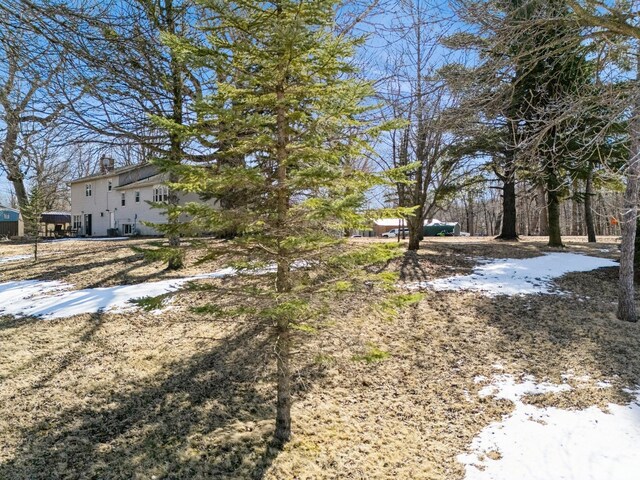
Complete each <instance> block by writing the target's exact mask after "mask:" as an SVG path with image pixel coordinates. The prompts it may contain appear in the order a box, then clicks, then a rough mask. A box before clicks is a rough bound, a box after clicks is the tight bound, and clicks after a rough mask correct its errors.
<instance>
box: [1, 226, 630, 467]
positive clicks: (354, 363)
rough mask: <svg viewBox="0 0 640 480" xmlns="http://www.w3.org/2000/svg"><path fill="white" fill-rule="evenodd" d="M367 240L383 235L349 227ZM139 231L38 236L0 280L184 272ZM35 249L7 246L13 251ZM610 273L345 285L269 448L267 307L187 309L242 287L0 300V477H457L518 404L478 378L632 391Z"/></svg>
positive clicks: (434, 250) (477, 245)
mask: <svg viewBox="0 0 640 480" xmlns="http://www.w3.org/2000/svg"><path fill="white" fill-rule="evenodd" d="M564 240H565V242H566V245H567V248H565V249H564V250H565V251H571V252H579V253H586V254H589V255H595V256H602V257H607V258H613V259H615V258H617V256H618V249H617V244H616V239H615V238H602V239H599V243H597V244H595V245H592V244H587V243H585V242H584V240H582V239H577V238H565V239H564ZM369 241H379V240H368V239H354V241H353V242H354V244H356V245H357V244H359V243H363V242H369ZM146 242H147V241H146V240H135V241H116V242H59V243H50V244H44V245H43V246H42V247H41V253H42V257H41V258H42V261H41V263H40V264H38V265H36V266H34V265H33V264H32V263H31V262H30V261H28V260H23V261H17V262H11V263H0V282H4V281H8V280H18V279H58V280H64V281H67V282H69V283H73V284H74V285H76V286H77V287H78V288H88V287H97V286H107V285H116V284H123V283H138V282H141V281H149V280H156V279H160V278H170V277H172V276H177V274H175V273H173V274H169V273H167V272H165V271H164V270H163V269H162V266H161V265H160V264H151V265H150V264H147V263H145V262H144V261H143V259H142V257H141V255H140V254H137V253H135V252H133V251H132V250H131V249H130V245H132V244H144V243H146ZM545 251H550V249H548V248H547V247H546V246H545V245H544V239H540V238H535V237H530V238H523V239H522V240H521V241H520V242H518V243H504V242H496V241H492V240H490V239H478V238H455V239H453V238H444V239H440V238H438V239H429V240H427V241H425V242H424V243H423V248H422V249H421V250H420V251H419V252H418V253H417V254H413V255H405V256H404V257H401V258H399V259H398V260H396V261H393V262H392V263H390V264H389V265H387V266H386V267H385V269H386V270H388V271H396V272H398V273H399V274H400V278H401V281H416V280H429V279H433V278H438V277H446V276H450V275H455V274H466V273H469V272H471V270H472V268H473V266H474V265H475V264H476V263H477V260H478V258H479V257H483V258H524V257H533V256H537V255H540V254H541V253H542V252H545ZM554 251H557V250H554ZM28 252H29V247H28V246H25V245H14V244H5V243H2V244H0V257H5V256H11V255H18V254H26V253H28ZM189 260H190V261H191V262H192V260H194V259H193V258H190V259H189ZM218 266H219V265H200V266H195V265H191V266H190V267H189V268H188V269H187V270H186V271H185V272H184V273H180V275H186V274H193V273H198V272H206V271H211V270H213V269H214V268H217V267H218ZM616 277H617V269H616V268H615V267H614V268H603V269H599V270H595V271H592V272H584V273H572V274H569V275H566V276H564V277H562V278H561V279H559V280H558V281H557V284H558V286H559V287H560V288H561V289H562V290H563V291H564V292H566V293H565V294H564V295H553V296H551V295H531V296H522V297H496V298H488V297H485V296H482V295H480V294H478V293H465V292H434V291H427V292H425V293H424V296H423V298H422V300H421V301H419V302H418V303H416V304H413V305H410V306H406V307H404V308H401V309H399V310H397V312H396V313H395V314H393V315H391V316H389V315H388V312H386V313H385V312H381V311H380V310H379V309H378V308H376V306H375V305H373V303H375V300H374V299H371V298H361V297H357V296H352V297H349V296H348V295H347V296H344V297H341V298H340V299H336V301H335V303H334V304H333V306H332V311H331V315H330V321H326V322H324V324H323V325H322V327H321V328H319V329H318V330H317V332H315V333H313V334H308V335H305V336H303V337H302V338H301V340H300V342H299V345H298V348H297V350H298V351H299V354H298V355H297V357H296V367H297V370H296V372H297V374H296V391H295V404H294V408H293V430H294V437H293V439H292V441H291V442H290V443H289V444H288V445H287V446H286V447H285V449H284V450H283V451H281V452H279V451H277V450H275V449H272V448H270V447H269V439H270V435H271V434H272V432H273V416H274V408H273V406H274V402H275V395H274V380H275V379H274V360H273V357H272V347H271V344H270V342H269V339H268V337H267V335H266V334H265V331H266V328H265V325H264V324H262V323H260V322H256V321H252V320H251V319H250V318H245V319H244V321H228V320H221V319H219V318H216V317H215V315H198V314H196V313H193V310H192V309H191V307H193V306H197V305H204V304H208V303H217V304H221V305H222V304H225V305H231V304H232V303H233V302H234V299H232V298H228V297H226V296H225V295H224V294H221V293H215V294H214V293H212V292H208V291H201V292H189V293H184V294H181V295H178V296H177V297H176V298H175V299H174V302H173V304H172V306H171V307H172V308H171V309H170V310H167V311H166V312H165V313H164V314H162V315H157V314H154V313H151V312H145V311H142V310H139V311H135V312H134V313H127V314H113V313H102V314H92V315H89V314H86V315H77V316H75V317H72V318H66V319H60V320H47V321H45V320H38V319H34V318H25V319H15V318H11V317H2V316H0V382H1V383H0V478H2V479H7V480H13V479H58V478H59V479H85V478H86V479H89V478H96V479H131V478H133V479H192V478H193V479H200V478H202V479H210V478H266V479H342V478H345V479H346V478H348V479H372V478H382V479H384V478H398V479H404V478H415V479H434V480H435V479H439V480H456V479H462V478H463V476H464V469H463V467H462V465H461V464H459V463H458V462H457V461H456V456H457V455H458V454H460V453H463V452H464V451H465V450H466V449H467V448H468V447H469V445H470V443H471V440H472V439H473V437H474V436H476V435H477V434H478V433H479V432H480V431H481V430H482V428H483V427H485V426H486V425H488V424H489V423H490V422H493V421H496V420H499V419H500V418H501V416H502V415H504V414H506V413H509V412H510V411H511V410H512V409H513V405H512V404H511V403H510V402H508V401H505V400H502V401H496V400H494V399H491V398H480V397H479V396H478V391H479V390H480V388H482V387H483V385H484V384H483V383H482V382H477V381H474V379H476V378H477V377H478V376H481V375H482V376H485V377H487V378H491V377H492V376H493V375H495V374H503V373H507V374H512V375H514V376H516V377H520V376H523V375H527V374H531V375H534V376H535V377H536V379H538V380H540V381H544V380H548V381H552V382H557V383H560V382H562V381H563V379H562V377H561V376H562V375H563V374H567V373H570V374H573V375H574V376H575V377H574V378H575V379H576V380H574V379H571V378H570V379H569V380H568V382H569V383H571V384H572V386H574V387H575V388H574V389H573V390H572V391H571V392H568V393H566V392H565V393H562V394H555V395H551V394H549V395H544V396H536V397H535V398H532V399H531V401H532V402H536V403H537V404H545V405H547V404H548V405H557V406H561V407H563V408H585V407H587V406H589V405H600V406H603V407H604V406H606V404H607V403H611V402H617V403H624V402H627V401H628V400H629V398H628V394H625V393H624V391H623V388H625V387H632V386H635V385H638V384H640V332H639V327H638V325H635V324H627V323H623V322H619V321H618V320H616V319H615V302H616ZM583 376H588V379H587V380H584V379H581V380H577V379H578V378H580V377H583ZM598 381H608V382H611V383H612V384H613V387H612V388H607V389H602V388H597V386H596V382H598Z"/></svg>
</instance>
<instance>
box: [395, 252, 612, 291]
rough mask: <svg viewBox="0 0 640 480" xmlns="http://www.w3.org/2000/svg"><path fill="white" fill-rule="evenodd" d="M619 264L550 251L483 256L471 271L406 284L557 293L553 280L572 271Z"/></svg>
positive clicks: (411, 285) (447, 288) (450, 288)
mask: <svg viewBox="0 0 640 480" xmlns="http://www.w3.org/2000/svg"><path fill="white" fill-rule="evenodd" d="M615 266H618V264H617V263H616V262H614V261H613V260H609V259H606V258H600V257H590V256H588V255H580V254H576V253H548V254H546V255H542V256H540V257H534V258H523V259H511V258H507V259H497V260H482V262H481V263H480V265H478V266H477V267H476V268H475V269H474V271H473V273H472V274H470V275H458V276H453V277H447V278H439V279H437V280H433V281H430V282H416V283H409V284H407V285H406V286H407V288H412V289H421V288H431V289H434V290H437V291H442V290H471V291H477V292H481V293H483V294H485V295H488V296H495V295H525V294H536V293H541V294H549V293H554V290H555V289H554V287H553V285H552V280H553V279H554V278H558V277H561V276H562V275H565V274H566V273H569V272H586V271H589V270H595V269H596V268H602V267H615Z"/></svg>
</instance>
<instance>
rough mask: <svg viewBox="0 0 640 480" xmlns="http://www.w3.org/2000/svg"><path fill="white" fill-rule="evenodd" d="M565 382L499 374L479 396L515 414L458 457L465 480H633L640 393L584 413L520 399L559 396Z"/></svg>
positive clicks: (638, 462)
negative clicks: (501, 402) (507, 403)
mask: <svg viewBox="0 0 640 480" xmlns="http://www.w3.org/2000/svg"><path fill="white" fill-rule="evenodd" d="M570 389H571V387H570V386H569V385H566V384H562V385H555V384H551V383H536V382H535V379H534V378H533V377H525V378H524V381H522V382H517V381H515V379H514V378H513V377H512V376H509V375H500V376H498V377H496V378H495V379H494V381H493V382H492V383H491V385H488V386H486V387H484V388H483V389H482V390H481V391H480V394H481V395H483V396H489V395H492V396H494V397H495V398H506V399H508V400H511V401H512V402H514V404H515V411H514V412H513V413H512V414H510V415H508V416H506V417H505V418H503V420H502V421H500V422H496V423H492V424H490V425H489V426H487V427H486V428H484V430H482V432H480V434H479V435H478V436H477V437H476V438H475V439H474V440H473V442H472V444H471V452H470V453H465V454H461V455H458V461H459V462H461V463H462V464H464V465H465V470H466V475H465V480H513V479H521V480H561V479H562V480H564V479H575V480H603V479H615V480H634V479H636V478H638V471H640V455H638V454H637V448H636V446H637V445H638V443H639V442H640V405H638V402H640V392H639V391H633V393H634V394H635V395H636V401H635V402H634V403H631V404H629V405H624V406H621V405H614V404H611V405H609V407H608V410H609V413H605V412H603V411H602V410H600V409H599V408H597V407H589V408H587V409H586V410H578V411H573V410H562V409H559V408H555V407H545V408H540V407H537V406H535V405H529V404H525V403H523V402H522V401H521V399H522V397H523V396H524V395H530V394H534V395H535V394H542V393H549V392H563V391H567V390H570Z"/></svg>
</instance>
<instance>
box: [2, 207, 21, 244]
mask: <svg viewBox="0 0 640 480" xmlns="http://www.w3.org/2000/svg"><path fill="white" fill-rule="evenodd" d="M23 235H24V222H23V220H22V215H21V214H20V210H16V209H15V208H10V207H3V206H1V205H0V236H3V237H5V236H6V237H22V236H23Z"/></svg>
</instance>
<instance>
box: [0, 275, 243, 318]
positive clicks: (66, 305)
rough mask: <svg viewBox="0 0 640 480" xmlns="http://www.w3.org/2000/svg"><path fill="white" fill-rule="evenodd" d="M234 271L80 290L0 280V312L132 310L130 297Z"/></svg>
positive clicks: (60, 314)
mask: <svg viewBox="0 0 640 480" xmlns="http://www.w3.org/2000/svg"><path fill="white" fill-rule="evenodd" d="M235 274H236V270H234V269H232V268H225V269H222V270H218V271H217V272H213V273H207V274H203V275H195V276H192V277H185V278H178V279H171V280H162V281H159V282H146V283H140V284H137V285H120V286H116V287H102V288H86V289H83V290H71V288H72V285H69V284H67V283H63V282H58V281H42V280H21V281H12V282H6V283H0V315H13V316H16V317H26V316H34V317H41V318H44V319H53V318H64V317H70V316H72V315H78V314H81V313H97V312H104V311H116V312H122V311H126V310H131V309H135V308H136V307H135V305H132V304H131V300H135V299H136V298H142V297H155V296H158V295H162V294H165V293H169V292H173V291H175V290H177V289H178V288H180V287H181V286H183V285H184V284H185V283H187V282H190V281H193V280H200V279H205V278H222V277H226V276H229V275H235Z"/></svg>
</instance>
